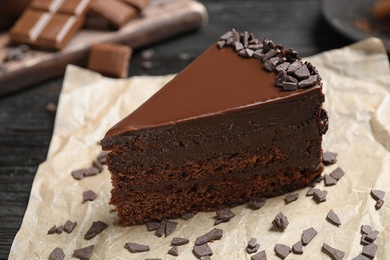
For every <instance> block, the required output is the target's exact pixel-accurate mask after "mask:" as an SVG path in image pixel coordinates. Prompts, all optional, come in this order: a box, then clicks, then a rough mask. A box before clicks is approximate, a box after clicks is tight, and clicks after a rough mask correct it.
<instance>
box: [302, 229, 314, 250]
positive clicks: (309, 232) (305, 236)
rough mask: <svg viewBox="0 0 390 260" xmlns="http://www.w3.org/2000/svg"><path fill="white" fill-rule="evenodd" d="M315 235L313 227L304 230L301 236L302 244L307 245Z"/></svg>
mask: <svg viewBox="0 0 390 260" xmlns="http://www.w3.org/2000/svg"><path fill="white" fill-rule="evenodd" d="M316 235H317V231H316V230H315V229H314V228H313V227H311V228H308V229H306V230H304V231H303V232H302V237H301V241H302V245H304V246H306V245H308V244H309V243H310V242H311V241H312V240H313V238H314V237H315V236H316Z"/></svg>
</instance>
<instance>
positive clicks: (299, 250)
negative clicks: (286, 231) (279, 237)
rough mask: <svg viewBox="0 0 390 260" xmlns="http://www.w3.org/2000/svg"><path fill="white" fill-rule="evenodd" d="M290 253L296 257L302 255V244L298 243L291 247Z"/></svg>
mask: <svg viewBox="0 0 390 260" xmlns="http://www.w3.org/2000/svg"><path fill="white" fill-rule="evenodd" d="M292 252H293V254H296V255H302V254H303V247H302V242H301V241H298V242H296V243H295V244H294V245H293V246H292Z"/></svg>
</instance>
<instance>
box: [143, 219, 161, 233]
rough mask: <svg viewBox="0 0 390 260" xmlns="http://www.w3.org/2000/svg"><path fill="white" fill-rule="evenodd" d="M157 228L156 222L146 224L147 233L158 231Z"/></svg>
mask: <svg viewBox="0 0 390 260" xmlns="http://www.w3.org/2000/svg"><path fill="white" fill-rule="evenodd" d="M159 226H160V223H158V222H157V221H149V222H148V223H146V227H147V229H148V231H155V230H157V229H158V227H159Z"/></svg>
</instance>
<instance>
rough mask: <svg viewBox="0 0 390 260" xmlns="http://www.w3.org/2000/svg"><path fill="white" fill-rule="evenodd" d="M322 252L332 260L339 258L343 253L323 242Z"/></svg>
mask: <svg viewBox="0 0 390 260" xmlns="http://www.w3.org/2000/svg"><path fill="white" fill-rule="evenodd" d="M322 252H324V253H325V254H327V255H328V256H329V257H330V258H332V259H333V260H341V259H343V257H344V255H345V253H344V252H343V251H341V250H338V249H336V248H333V247H331V246H329V245H327V244H325V243H323V244H322Z"/></svg>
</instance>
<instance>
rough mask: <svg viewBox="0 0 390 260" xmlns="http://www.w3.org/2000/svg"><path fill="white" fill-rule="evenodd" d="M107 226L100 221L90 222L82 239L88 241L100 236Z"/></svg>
mask: <svg viewBox="0 0 390 260" xmlns="http://www.w3.org/2000/svg"><path fill="white" fill-rule="evenodd" d="M107 227H108V225H107V224H106V223H104V222H102V221H94V222H92V225H91V227H90V228H89V229H88V231H87V233H86V234H85V235H84V239H86V240H90V239H92V238H94V237H95V236H97V235H98V234H100V233H101V232H102V231H103V230H105V229H106V228H107Z"/></svg>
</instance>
